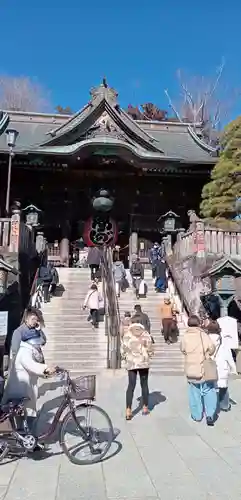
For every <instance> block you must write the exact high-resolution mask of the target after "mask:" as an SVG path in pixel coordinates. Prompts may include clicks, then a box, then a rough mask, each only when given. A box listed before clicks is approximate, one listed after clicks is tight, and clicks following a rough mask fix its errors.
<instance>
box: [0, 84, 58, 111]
mask: <svg viewBox="0 0 241 500" xmlns="http://www.w3.org/2000/svg"><path fill="white" fill-rule="evenodd" d="M0 109H5V110H10V111H32V112H36V113H37V112H48V111H49V112H50V111H52V106H51V103H50V99H49V95H48V92H47V91H46V90H45V89H44V88H43V87H42V86H41V85H40V84H39V83H36V82H34V81H32V80H31V79H30V78H29V77H25V76H20V77H12V76H8V75H0Z"/></svg>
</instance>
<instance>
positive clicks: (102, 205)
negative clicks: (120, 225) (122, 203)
mask: <svg viewBox="0 0 241 500" xmlns="http://www.w3.org/2000/svg"><path fill="white" fill-rule="evenodd" d="M113 204H114V200H113V198H111V196H110V193H109V191H107V190H106V189H101V190H100V191H99V192H98V193H97V196H95V197H94V198H93V199H92V206H93V209H94V210H96V212H110V210H111V209H112V207H113Z"/></svg>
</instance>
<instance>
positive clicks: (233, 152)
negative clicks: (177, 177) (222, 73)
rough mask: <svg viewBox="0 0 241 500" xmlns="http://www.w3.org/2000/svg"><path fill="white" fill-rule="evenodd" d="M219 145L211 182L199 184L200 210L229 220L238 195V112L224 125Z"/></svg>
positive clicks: (240, 152) (240, 134)
mask: <svg viewBox="0 0 241 500" xmlns="http://www.w3.org/2000/svg"><path fill="white" fill-rule="evenodd" d="M220 145H221V154H220V158H219V160H218V162H217V164H216V165H215V167H214V169H213V170H212V173H211V182H209V183H208V184H206V185H205V186H204V187H203V191H202V202H201V206H200V211H201V214H202V215H203V216H204V217H206V218H211V219H216V220H218V219H219V220H221V219H223V220H225V219H226V220H227V219H229V220H230V219H232V218H233V217H234V215H235V202H236V198H237V197H240V196H241V116H239V117H238V118H237V119H236V120H234V121H232V122H231V123H229V125H227V127H226V128H225V129H224V132H223V134H222V137H221V143H220ZM238 174H240V175H238Z"/></svg>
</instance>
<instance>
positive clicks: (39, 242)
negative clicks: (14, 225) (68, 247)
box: [35, 231, 45, 253]
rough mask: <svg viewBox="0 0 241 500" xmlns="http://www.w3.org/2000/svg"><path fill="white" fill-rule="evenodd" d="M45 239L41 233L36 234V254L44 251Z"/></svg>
mask: <svg viewBox="0 0 241 500" xmlns="http://www.w3.org/2000/svg"><path fill="white" fill-rule="evenodd" d="M44 240H45V238H44V233H42V232H41V231H38V232H37V236H36V243H35V245H36V251H37V252H38V253H41V252H43V251H44V248H45V241H44Z"/></svg>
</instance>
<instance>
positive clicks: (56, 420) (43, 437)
mask: <svg viewBox="0 0 241 500" xmlns="http://www.w3.org/2000/svg"><path fill="white" fill-rule="evenodd" d="M66 408H70V410H71V411H73V410H74V406H73V403H72V400H71V398H70V397H69V396H67V395H66V396H63V401H62V403H61V404H60V406H59V408H58V410H57V412H56V413H55V416H54V419H53V422H52V423H51V425H50V427H49V429H48V431H47V432H45V433H44V434H41V435H40V436H38V440H39V441H45V440H46V439H48V438H49V437H50V436H52V434H54V432H55V430H56V428H57V425H58V423H59V421H60V419H61V416H62V414H63V412H64V410H66Z"/></svg>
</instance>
